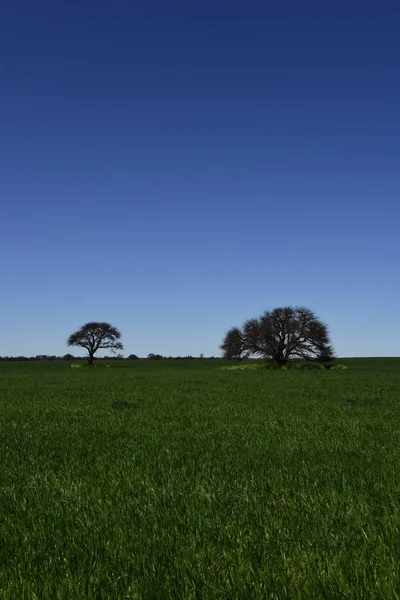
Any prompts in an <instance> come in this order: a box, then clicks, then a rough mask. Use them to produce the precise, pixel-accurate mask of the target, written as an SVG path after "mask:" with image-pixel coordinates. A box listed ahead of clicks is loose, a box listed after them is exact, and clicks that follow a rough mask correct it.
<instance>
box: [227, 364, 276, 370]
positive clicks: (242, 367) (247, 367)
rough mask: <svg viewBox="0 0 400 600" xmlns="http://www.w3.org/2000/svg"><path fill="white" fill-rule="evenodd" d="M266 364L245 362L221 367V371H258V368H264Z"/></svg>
mask: <svg viewBox="0 0 400 600" xmlns="http://www.w3.org/2000/svg"><path fill="white" fill-rule="evenodd" d="M265 368H266V365H263V364H259V363H256V364H247V365H233V366H232V367H221V370H222V371H258V370H259V369H265Z"/></svg>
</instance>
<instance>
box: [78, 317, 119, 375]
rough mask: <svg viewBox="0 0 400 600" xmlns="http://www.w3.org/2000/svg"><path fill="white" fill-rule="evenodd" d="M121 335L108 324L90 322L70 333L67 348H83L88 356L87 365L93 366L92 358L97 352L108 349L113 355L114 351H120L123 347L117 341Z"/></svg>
mask: <svg viewBox="0 0 400 600" xmlns="http://www.w3.org/2000/svg"><path fill="white" fill-rule="evenodd" d="M120 338H121V333H120V332H119V331H118V329H117V328H116V327H113V326H112V325H110V323H98V322H96V321H92V322H90V323H86V324H85V325H82V327H81V328H80V329H78V331H75V333H72V334H71V335H70V336H69V338H68V340H67V344H68V346H81V348H85V349H86V350H87V352H88V355H89V365H92V364H93V357H94V355H95V353H96V352H97V351H98V350H102V349H105V348H109V349H110V350H111V351H112V352H114V353H115V351H116V350H122V349H123V345H122V344H121V342H120V341H119V340H120Z"/></svg>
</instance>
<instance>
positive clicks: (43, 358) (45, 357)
mask: <svg viewBox="0 0 400 600" xmlns="http://www.w3.org/2000/svg"><path fill="white" fill-rule="evenodd" d="M218 358H219V357H218V356H203V355H202V354H201V355H200V356H190V355H189V356H162V355H161V354H153V353H150V354H149V355H148V356H147V357H143V358H140V357H139V356H136V354H130V355H129V356H127V357H126V358H125V357H124V356H122V354H117V355H116V356H102V357H96V356H95V357H94V360H216V359H218ZM60 360H69V361H71V360H87V356H73V355H72V354H65V355H64V356H54V355H49V354H38V355H36V356H0V361H7V362H26V361H31V362H55V361H60Z"/></svg>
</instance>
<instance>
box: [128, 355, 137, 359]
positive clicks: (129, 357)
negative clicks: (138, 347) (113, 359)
mask: <svg viewBox="0 0 400 600" xmlns="http://www.w3.org/2000/svg"><path fill="white" fill-rule="evenodd" d="M128 360H139V357H138V356H136V354H130V355H129V356H128Z"/></svg>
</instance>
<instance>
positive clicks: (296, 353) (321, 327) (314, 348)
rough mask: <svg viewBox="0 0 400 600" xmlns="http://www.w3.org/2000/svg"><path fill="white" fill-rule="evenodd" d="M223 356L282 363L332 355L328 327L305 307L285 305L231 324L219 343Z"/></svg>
mask: <svg viewBox="0 0 400 600" xmlns="http://www.w3.org/2000/svg"><path fill="white" fill-rule="evenodd" d="M221 350H222V352H223V357H224V358H226V359H241V358H248V357H250V356H254V357H260V358H264V359H266V360H272V361H273V362H275V363H277V364H279V365H285V364H286V363H287V362H288V361H289V360H291V359H294V358H300V359H308V360H314V361H318V362H325V363H326V362H329V361H331V360H332V359H333V358H334V351H333V348H332V346H331V343H330V339H329V332H328V328H327V326H326V325H325V323H323V322H322V321H320V320H319V319H318V317H317V316H316V315H315V314H314V313H313V312H312V311H311V310H309V309H308V308H305V307H303V306H302V307H295V308H293V307H291V306H285V307H282V308H275V309H274V310H272V311H267V312H265V313H264V314H263V315H262V316H261V317H259V318H258V319H249V320H248V321H246V322H245V323H244V325H243V327H242V328H241V329H239V328H238V327H233V328H232V329H230V330H229V331H228V332H227V333H226V334H225V337H224V340H223V342H222V344H221Z"/></svg>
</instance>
